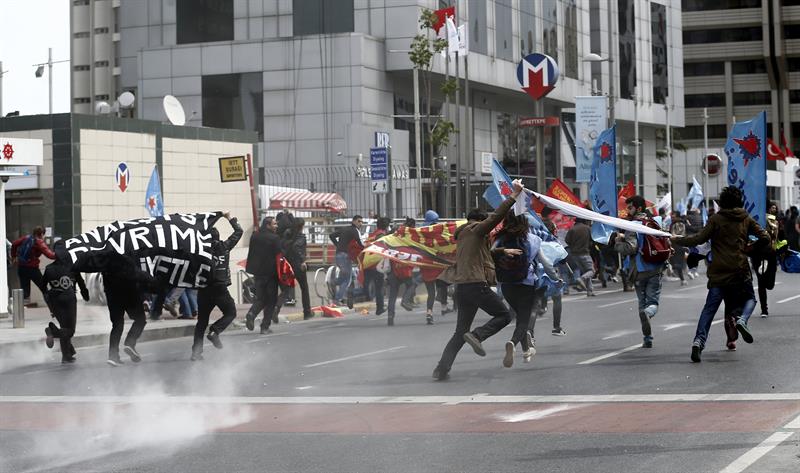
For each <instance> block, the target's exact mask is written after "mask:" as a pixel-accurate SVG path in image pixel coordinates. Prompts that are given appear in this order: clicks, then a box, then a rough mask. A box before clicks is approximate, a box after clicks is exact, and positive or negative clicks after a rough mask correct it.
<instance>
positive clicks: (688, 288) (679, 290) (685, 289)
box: [675, 286, 706, 292]
mask: <svg viewBox="0 0 800 473" xmlns="http://www.w3.org/2000/svg"><path fill="white" fill-rule="evenodd" d="M705 288H706V286H691V287H684V288H682V289H675V292H683V291H693V290H695V289H705Z"/></svg>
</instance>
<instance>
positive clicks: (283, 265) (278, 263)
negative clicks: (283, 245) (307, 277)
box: [275, 253, 295, 287]
mask: <svg viewBox="0 0 800 473" xmlns="http://www.w3.org/2000/svg"><path fill="white" fill-rule="evenodd" d="M275 267H276V268H277V269H278V284H280V285H281V286H287V287H294V281H295V280H294V270H293V269H292V265H291V264H289V262H288V261H286V257H284V256H283V253H278V254H277V255H276V256H275Z"/></svg>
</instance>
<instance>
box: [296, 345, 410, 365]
mask: <svg viewBox="0 0 800 473" xmlns="http://www.w3.org/2000/svg"><path fill="white" fill-rule="evenodd" d="M402 348H406V346H405V345H401V346H399V347H392V348H387V349H385V350H378V351H371V352H369V353H361V354H359V355H352V356H346V357H344V358H337V359H335V360H328V361H321V362H319V363H312V364H310V365H304V366H303V368H314V367H315V366H324V365H329V364H331V363H338V362H340V361H347V360H354V359H356V358H363V357H365V356H370V355H377V354H378V353H386V352H387V351H394V350H400V349H402Z"/></svg>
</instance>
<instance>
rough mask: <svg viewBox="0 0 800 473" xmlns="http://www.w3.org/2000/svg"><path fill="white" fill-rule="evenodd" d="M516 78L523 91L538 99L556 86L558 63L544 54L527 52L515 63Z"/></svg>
mask: <svg viewBox="0 0 800 473" xmlns="http://www.w3.org/2000/svg"><path fill="white" fill-rule="evenodd" d="M517 80H518V81H519V84H520V85H521V86H522V90H524V91H525V93H527V94H528V95H530V96H531V97H533V99H534V100H539V99H540V98H542V97H544V96H545V95H547V94H549V93H550V91H551V90H553V89H554V88H555V87H556V82H557V81H558V64H556V61H555V59H553V58H551V57H550V56H548V55H546V54H539V53H533V54H529V55H527V56H525V58H524V59H522V61H520V62H519V64H518V65H517Z"/></svg>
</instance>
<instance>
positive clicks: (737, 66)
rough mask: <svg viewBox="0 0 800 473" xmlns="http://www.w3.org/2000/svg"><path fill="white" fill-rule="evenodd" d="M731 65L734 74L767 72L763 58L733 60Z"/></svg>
mask: <svg viewBox="0 0 800 473" xmlns="http://www.w3.org/2000/svg"><path fill="white" fill-rule="evenodd" d="M731 66H732V69H733V73H734V74H765V73H766V72H767V64H766V63H765V62H764V60H763V59H754V60H752V61H733V62H732V63H731Z"/></svg>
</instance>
